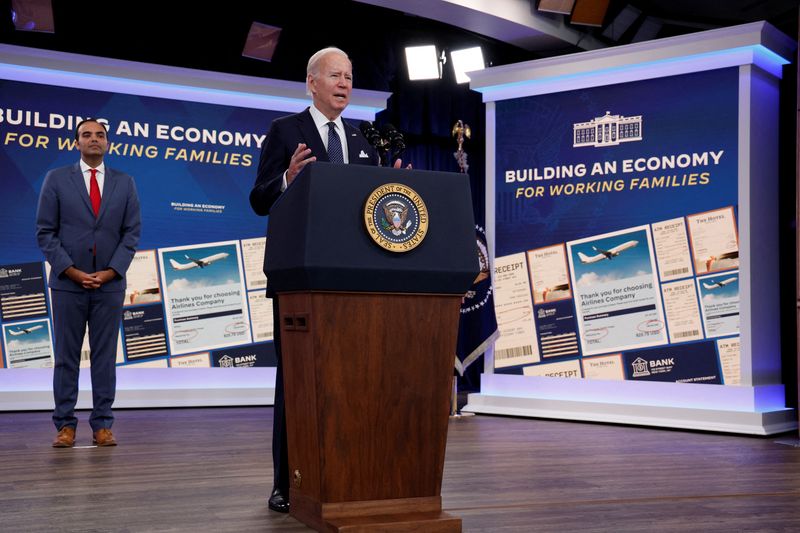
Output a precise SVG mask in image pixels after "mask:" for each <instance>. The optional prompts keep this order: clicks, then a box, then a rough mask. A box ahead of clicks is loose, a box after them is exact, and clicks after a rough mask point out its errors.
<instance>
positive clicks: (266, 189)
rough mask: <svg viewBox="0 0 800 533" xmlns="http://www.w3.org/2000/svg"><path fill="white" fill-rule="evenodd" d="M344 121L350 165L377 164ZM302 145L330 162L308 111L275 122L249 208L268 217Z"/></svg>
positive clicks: (285, 458)
mask: <svg viewBox="0 0 800 533" xmlns="http://www.w3.org/2000/svg"><path fill="white" fill-rule="evenodd" d="M342 122H343V123H344V130H345V137H346V138H347V152H348V159H349V163H350V164H362V165H377V164H378V155H377V153H375V150H374V149H373V147H372V146H371V145H370V144H369V143H368V142H367V140H366V139H365V138H364V136H363V135H361V132H360V131H359V130H358V129H357V128H354V127H353V126H351V125H350V124H348V123H347V122H345V121H344V120H343V121H342ZM299 143H304V144H305V145H307V146H308V147H309V148H310V149H311V155H312V156H315V157H316V158H317V161H325V162H328V153H327V152H326V151H325V145H324V144H323V142H322V138H321V137H320V135H319V131H318V130H317V126H316V125H315V124H314V119H313V118H311V113H310V112H309V110H308V109H306V110H305V111H303V112H301V113H297V114H294V115H289V116H286V117H282V118H279V119H276V120H274V121H273V122H272V126H271V127H270V130H269V133H268V134H267V138H266V139H265V140H264V144H263V146H262V147H261V158H260V160H259V162H258V175H257V176H256V183H255V185H254V186H253V190H252V191H251V192H250V205H251V206H252V207H253V211H255V212H256V214H258V215H262V216H264V215H269V212H270V209H272V204H274V203H275V201H276V200H277V199H278V197H279V196H280V195H281V185H282V184H283V173H284V172H285V171H286V169H288V168H289V162H290V160H291V158H292V154H294V152H295V150H296V149H297V145H298V144H299ZM364 156H366V157H364ZM312 164H313V163H312ZM267 296H269V297H273V298H274V296H275V295H274V294H273V293H272V291H271V290H270V288H269V287H267ZM272 312H273V319H274V324H275V354H276V356H277V358H278V367H277V376H276V381H275V415H274V418H273V423H272V464H273V468H274V473H275V478H274V486H275V487H276V488H279V489H281V491H283V493H284V494H286V495H287V496H288V494H289V455H288V450H287V443H286V410H285V407H284V403H283V365H282V363H281V359H282V357H281V336H280V324H281V322H280V318H279V317H280V311H279V309H278V299H277V298H274V299H273V301H272Z"/></svg>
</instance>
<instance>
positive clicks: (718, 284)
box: [703, 276, 736, 290]
mask: <svg viewBox="0 0 800 533" xmlns="http://www.w3.org/2000/svg"><path fill="white" fill-rule="evenodd" d="M709 281H711V283H706V282H705V281H704V282H703V287H705V288H706V289H708V290H713V289H719V288H720V287H724V286H725V285H727V284H728V283H731V282H733V281H736V276H733V277H732V278H728V279H726V280H722V281H714V280H713V279H712V280H709Z"/></svg>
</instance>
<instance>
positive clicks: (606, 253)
mask: <svg viewBox="0 0 800 533" xmlns="http://www.w3.org/2000/svg"><path fill="white" fill-rule="evenodd" d="M637 244H639V241H628V242H623V243H622V244H620V245H617V246H615V247H613V248H611V249H610V250H600V249H599V248H595V247H594V246H592V250H594V251H595V252H599V253H598V254H597V255H593V256H592V257H589V256H587V255H584V254H582V253H581V252H578V257H580V259H581V263H587V264H588V263H597V262H598V261H602V260H603V259H613V258H615V257H617V256H618V255H619V254H620V252H622V251H623V250H627V249H628V248H633V247H634V246H636V245H637Z"/></svg>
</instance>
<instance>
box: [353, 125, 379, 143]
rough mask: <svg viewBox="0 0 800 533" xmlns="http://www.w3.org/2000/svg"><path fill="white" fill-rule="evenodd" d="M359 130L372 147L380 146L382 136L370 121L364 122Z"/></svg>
mask: <svg viewBox="0 0 800 533" xmlns="http://www.w3.org/2000/svg"><path fill="white" fill-rule="evenodd" d="M358 128H359V129H360V130H361V133H362V134H363V135H364V137H365V138H366V139H367V142H368V143H369V144H371V145H372V146H376V147H377V146H378V144H379V143H380V142H381V134H380V133H378V130H376V129H375V126H373V125H372V122H370V121H369V120H362V121H361V124H359V125H358Z"/></svg>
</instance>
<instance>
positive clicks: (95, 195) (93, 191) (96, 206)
mask: <svg viewBox="0 0 800 533" xmlns="http://www.w3.org/2000/svg"><path fill="white" fill-rule="evenodd" d="M89 170H90V171H91V172H92V178H91V180H90V181H89V199H90V200H91V201H92V211H94V216H95V218H97V215H98V214H99V213H100V186H99V185H98V184H97V169H96V168H92V169H89Z"/></svg>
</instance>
